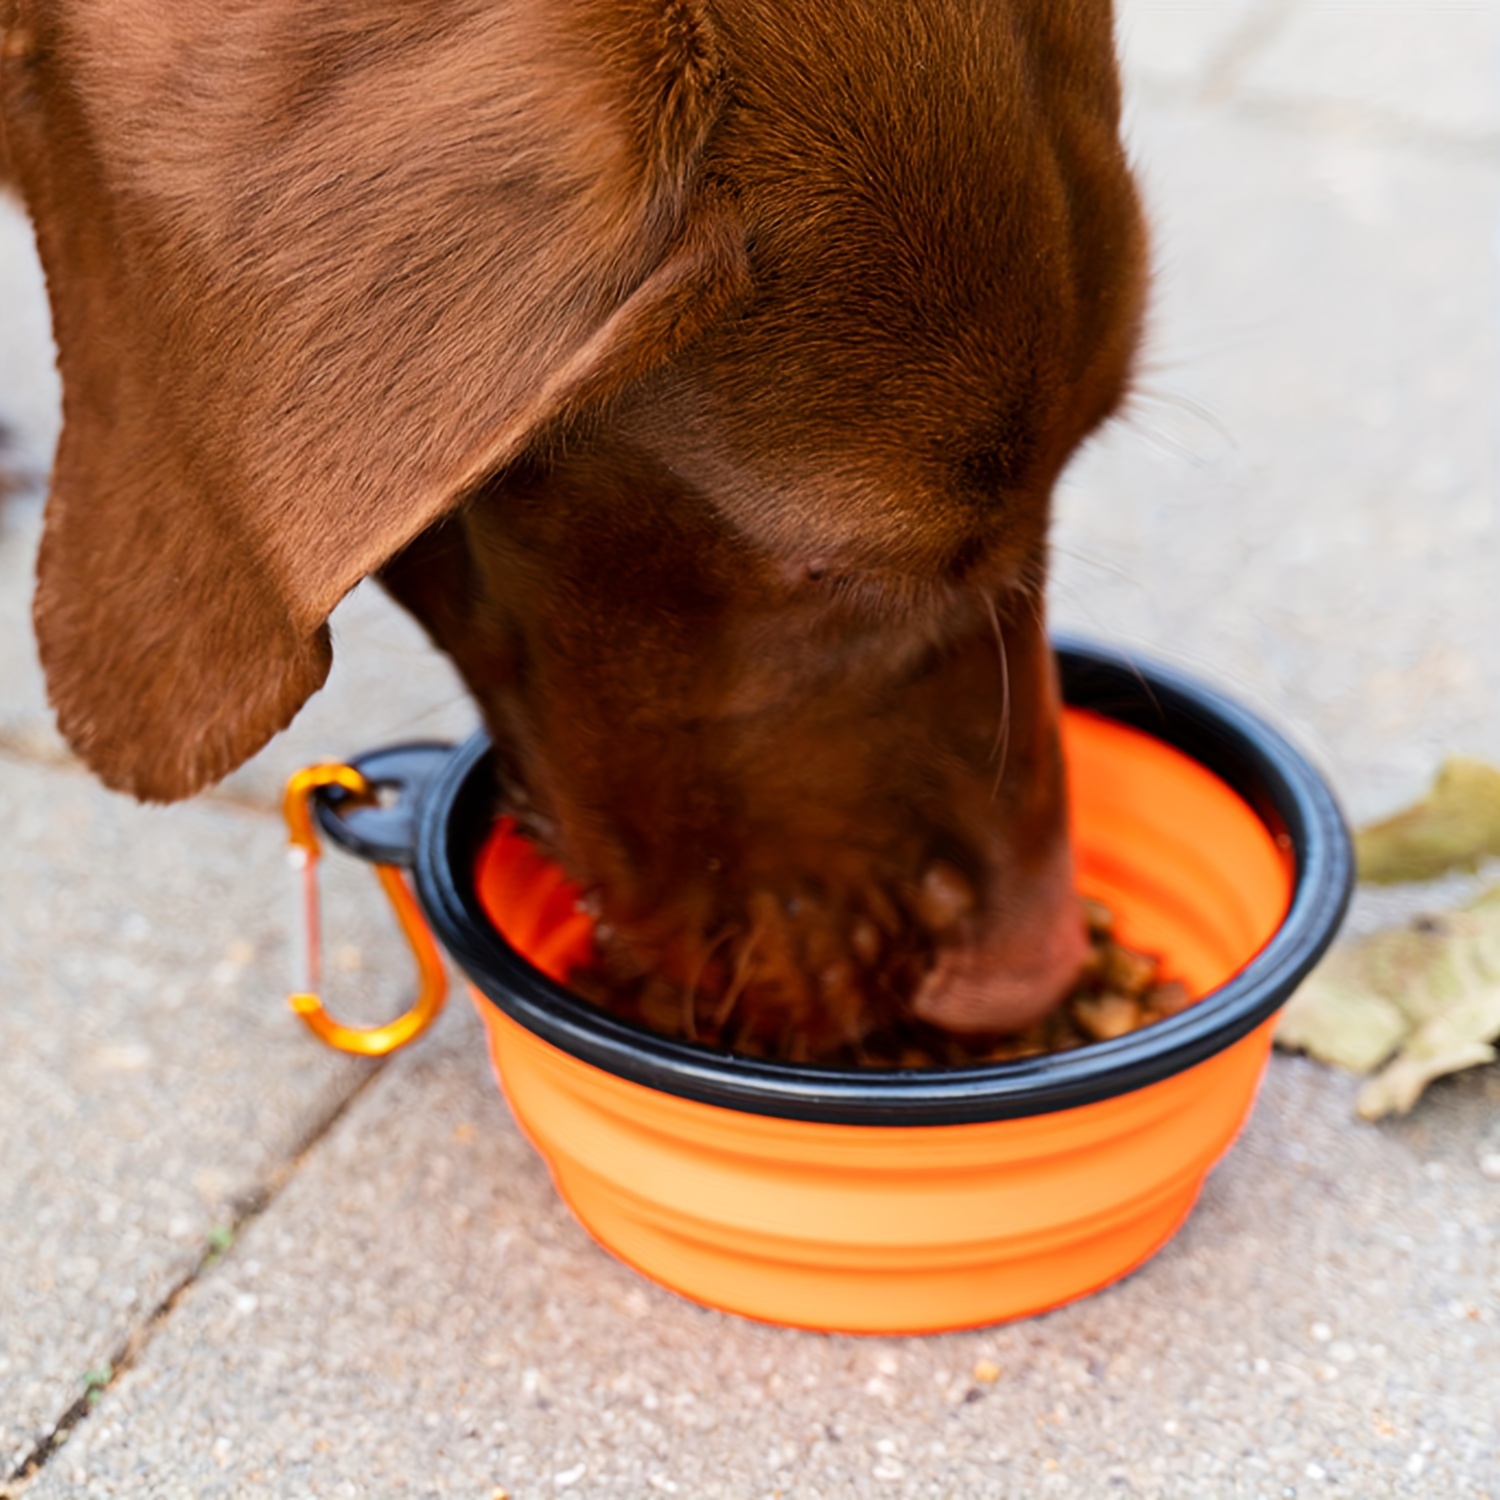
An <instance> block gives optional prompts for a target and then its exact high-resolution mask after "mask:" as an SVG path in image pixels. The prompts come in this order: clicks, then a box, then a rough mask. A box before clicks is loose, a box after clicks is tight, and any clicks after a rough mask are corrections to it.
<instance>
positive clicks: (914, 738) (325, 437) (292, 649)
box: [0, 0, 1144, 1050]
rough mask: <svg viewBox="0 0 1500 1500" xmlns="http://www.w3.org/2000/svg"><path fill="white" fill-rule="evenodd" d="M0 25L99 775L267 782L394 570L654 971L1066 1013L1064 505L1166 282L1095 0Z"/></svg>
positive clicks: (570, 4) (72, 681)
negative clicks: (258, 761)
mask: <svg viewBox="0 0 1500 1500" xmlns="http://www.w3.org/2000/svg"><path fill="white" fill-rule="evenodd" d="M0 14H3V15H4V16H5V23H6V28H7V29H6V37H5V49H4V52H5V58H4V93H3V98H4V118H5V130H6V132H7V136H8V140H9V150H10V152H11V153H12V155H13V156H14V158H15V162H16V165H17V168H18V171H19V175H20V178H21V181H22V185H23V188H24V191H25V193H26V197H27V199H28V202H29V204H30V208H31V211H32V214H33V216H34V218H35V221H36V226H37V231H38V236H39V242H40V245H41V251H42V255H43V259H44V261H45V263H46V266H47V271H48V277H49V284H50V287H51V292H52V297H53V304H54V317H55V325H56V332H57V338H58V344H59V347H60V351H61V364H62V372H63V377H64V399H65V411H64V416H65V427H64V431H63V436H62V442H61V447H60V450H59V453H58V458H57V465H56V470H55V473H54V478H53V494H52V499H51V503H50V508H49V512H48V518H47V527H46V535H45V539H44V545H43V549H42V555H41V563H40V581H39V589H38V594H37V604H36V621H37V629H38V633H39V638H40V642H41V649H42V656H43V663H44V666H45V668H46V671H47V675H48V682H49V688H50V692H51V695H52V698H53V702H54V704H55V706H56V708H57V711H58V717H59V722H60V724H61V727H62V729H63V731H64V733H65V734H66V735H67V736H68V737H69V739H70V740H71V741H72V743H73V744H74V745H75V747H76V748H77V749H78V751H79V752H80V754H82V755H83V757H84V758H85V759H86V760H87V761H88V762H89V764H90V765H91V766H92V767H93V768H94V769H95V770H96V771H97V772H98V773H99V774H100V775H101V776H102V777H103V778H104V779H105V780H106V781H108V782H109V783H110V784H112V785H114V786H118V787H122V788H125V789H127V790H130V791H132V792H135V793H136V794H137V795H139V796H143V797H148V798H175V797H181V796H185V795H187V794H188V793H191V792H192V791H194V790H196V789H197V788H199V787H201V786H203V785H204V784H205V783H207V782H210V781H212V780H214V779H215V778H217V777H219V776H222V775H223V774H225V773H226V772H227V771H229V770H230V769H232V768H233V767H234V766H235V765H237V764H238V763H239V762H240V761H241V760H243V759H244V758H245V757H246V756H248V755H249V754H250V753H252V752H253V751H254V750H255V749H256V748H257V747H258V746H259V745H260V744H262V743H263V742H264V741H265V740H266V739H267V738H268V737H269V736H270V735H271V734H273V733H274V732H275V731H276V730H278V729H279V728H281V727H282V726H284V725H285V724H286V722H287V721H288V720H289V719H290V718H291V716H292V715H293V714H294V713H295V712H296V710H297V708H298V707H299V706H300V704H301V703H302V702H303V701H304V699H305V698H306V697H307V695H308V694H309V693H311V692H312V691H313V690H314V689H315V688H317V687H318V685H319V684H320V683H321V682H322V680H323V677H324V675H325V673H326V671H327V669H328V664H329V643H328V634H327V630H326V626H325V621H326V619H327V617H328V615H329V613H330V611H331V610H332V609H333V607H334V605H335V604H336V603H337V602H338V600H339V599H340V597H341V596H342V595H343V594H344V593H345V592H346V591H347V590H348V589H349V588H350V587H352V586H353V584H354V583H355V582H357V581H358V580H359V579H360V578H361V577H363V576H364V575H366V574H368V573H371V572H373V571H376V570H380V572H381V576H382V578H383V579H384V581H385V582H386V584H387V586H388V587H389V588H390V589H391V590H392V591H393V592H394V593H395V595H396V596H397V598H399V599H400V600H401V601H402V602H403V603H404V604H406V605H407V606H408V607H409V608H410V609H411V610H413V611H414V612H415V613H416V614H417V616H418V617H419V618H420V619H421V620H422V621H423V622H424V623H425V624H426V626H427V628H428V630H429V631H430V632H431V634H432V635H433V637H434V639H435V640H436V641H437V642H438V643H439V644H440V645H441V646H442V647H443V648H444V649H446V650H447V651H448V652H449V653H450V654H451V655H452V656H453V657H454V659H455V660H456V661H457V663H458V665H459V667H460V669H461V670H462V672H463V673H464V675H465V678H466V679H467V681H468V682H469V684H470V685H471V687H472V689H473V691H474V693H475V695H476V697H477V698H478V700H479V702H480V704H481V706H482V708H483V710H484V712H485V715H486V717H487V719H488V721H489V723H490V725H491V728H492V729H493V731H494V733H495V736H496V739H497V743H498V744H499V746H500V747H501V751H502V754H503V755H504V756H505V757H506V759H507V760H508V761H509V762H510V766H511V770H512V772H513V774H514V776H515V778H516V780H517V782H518V785H519V786H520V788H522V792H521V796H522V798H523V800H524V804H525V805H524V813H525V816H526V818H527V820H528V821H529V823H530V826H531V828H532V830H533V832H534V833H535V834H536V835H537V836H538V837H539V838H541V839H542V840H543V842H544V843H546V844H547V845H549V846H550V847H551V848H552V849H553V850H554V851H555V852H556V853H557V854H558V855H559V856H560V857H561V858H562V860H563V861H564V862H565V863H566V864H567V865H568V867H569V868H570V869H571V870H572V872H573V873H574V874H575V876H576V877H577V878H578V879H579V880H581V881H582V882H583V884H584V885H585V886H586V887H588V888H589V889H590V891H591V892H592V893H593V899H594V900H595V901H596V903H597V904H598V906H599V909H600V911H601V914H602V916H603V918H604V922H605V926H606V930H609V931H612V932H613V933H614V934H615V939H614V941H615V943H616V945H617V950H618V953H619V954H623V955H625V958H624V959H623V960H622V961H623V962H625V963H626V965H627V966H629V965H631V964H633V965H635V966H636V967H638V968H650V969H652V970H655V971H658V972H660V973H662V974H665V975H667V976H669V977H671V978H672V979H673V980H674V981H675V982H679V983H681V984H683V985H685V986H697V987H700V988H702V989H704V990H705V991H707V992H708V993H710V994H713V995H717V996H720V997H722V998H723V1000H724V1003H725V1004H726V1005H732V1004H735V1003H738V1004H739V1005H740V1007H741V1009H742V1010H744V1011H745V1012H746V1013H747V1014H748V1013H754V1014H757V1015H771V1016H772V1017H773V1018H776V1024H778V1025H779V1024H781V1023H782V1021H783V1020H786V1021H791V1022H795V1023H797V1024H810V1025H816V1026H821V1027H822V1028H823V1030H824V1032H825V1033H827V1034H828V1035H829V1036H832V1037H834V1038H835V1040H836V1039H837V1037H838V1036H841V1035H848V1036H850V1037H854V1036H857V1035H858V1034H859V1032H860V1030H861V1028H862V1027H864V1026H867V1025H868V1017H867V1015H866V1012H867V1011H868V1009H869V1008H870V1007H872V1006H876V1005H878V1004H880V1003H884V1001H883V1000H882V996H884V998H885V1000H889V999H891V998H892V996H893V995H894V999H895V1000H896V1001H897V1002H899V1003H901V1004H911V1005H914V1006H915V1008H916V1010H917V1011H918V1013H919V1014H920V1015H922V1016H924V1017H926V1018H928V1019H930V1020H933V1021H936V1022H938V1023H940V1024H943V1025H947V1026H950V1027H954V1028H959V1029H964V1028H970V1029H981V1028H983V1029H988V1028H996V1027H1002V1026H1009V1025H1014V1024H1018V1023H1020V1022H1023V1021H1025V1020H1026V1019H1028V1018H1030V1017H1032V1016H1034V1015H1036V1014H1038V1013H1039V1012H1040V1011H1041V1010H1043V1009H1044V1008H1046V1007H1047V1006H1048V1005H1050V1004H1051V1003H1053V1002H1054V1001H1055V1000H1056V999H1057V998H1058V997H1059V995H1060V993H1061V992H1062V990H1063V989H1064V988H1065V987H1066V985H1067V984H1068V982H1069V980H1070V979H1071V977H1072V975H1073V973H1074V972H1075V970H1076V968H1077V965H1078V963H1079V961H1080V957H1081V954H1082V942H1083V940H1082V935H1081V930H1080V923H1079V918H1078V913H1077V909H1076V901H1075V900H1074V898H1073V896H1072V893H1071V865H1070V856H1069V850H1068V844H1067V832H1066V808H1065V792H1064V781H1063V773H1062V769H1061V765H1060V761H1059V752H1058V737H1057V698H1056V690H1055V686H1054V676H1053V670H1052V666H1051V662H1050V657H1049V654H1048V650H1047V646H1046V642H1045V638H1044V635H1043V630H1042V607H1041V594H1042V587H1043V579H1044V574H1045V536H1046V527H1047V516H1048V504H1049V492H1050V490H1051V487H1052V484H1053V482H1054V480H1055V478H1056V476H1057V474H1058V472H1059V470H1060V468H1061V467H1062V465H1063V463H1064V462H1065V460H1066V459H1067V457H1068V455H1069V454H1070V453H1071V452H1072V451H1073V449H1074V448H1075V446H1076V445H1077V444H1078V442H1079V441H1080V439H1082V438H1083V436H1084V435H1085V434H1086V433H1087V432H1089V431H1090V429H1092V428H1093V427H1094V426H1095V425H1096V424H1097V423H1098V422H1099V421H1100V420H1101V419H1102V418H1103V417H1104V416H1105V415H1107V414H1108V413H1109V412H1110V411H1111V410H1112V409H1113V408H1114V407H1115V405H1116V404H1117V403H1118V401H1119V400H1120V397H1121V393H1122V391H1123V389H1124V387H1125V383H1126V380H1127V378H1128V372H1129V366H1130V361H1131V356H1132V351H1133V349H1134V346H1135V342H1136V338H1137V329H1138V323H1139V317H1140V309H1141V303H1142V288H1143V282H1144V248H1143V233H1142V228H1141V222H1140V216H1139V212H1138V209H1137V205H1136V201H1135V198H1134V195H1133V191H1132V187H1131V183H1130V179H1129V176H1128V172H1127V169H1126V165H1125V161H1124V157H1123V154H1122V151H1121V148H1120V145H1119V141H1118V133H1117V125H1118V109H1119V100H1118V86H1117V81H1116V73H1115V64H1114V58H1113V47H1112V32H1111V8H1110V5H1109V3H1108V0H814V3H810V4H807V5H800V6H789V5H787V4H785V3H784V0H423V3H421V4H413V3H411V0H297V3H296V4H293V3H292V0H263V3H259V4H254V5H244V6H222V5H220V6H206V5H202V4H199V3H196V0H193V3H189V0H45V3H43V0H0ZM893 986H894V987H895V989H896V990H899V993H895V992H894V991H893V988H892V987H893ZM862 1017H863V1018H864V1019H862ZM825 1050H826V1049H825Z"/></svg>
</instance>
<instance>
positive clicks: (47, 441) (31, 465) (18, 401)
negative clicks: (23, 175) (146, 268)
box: [0, 193, 61, 480]
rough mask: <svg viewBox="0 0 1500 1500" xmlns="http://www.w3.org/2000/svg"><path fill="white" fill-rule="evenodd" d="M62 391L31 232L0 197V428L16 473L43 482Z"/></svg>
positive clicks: (10, 202)
mask: <svg viewBox="0 0 1500 1500" xmlns="http://www.w3.org/2000/svg"><path fill="white" fill-rule="evenodd" d="M60 399H61V397H60V389H59V386H58V380H57V370H56V368H55V367H54V365H53V351H52V324H51V318H50V315H49V314H48V311H47V294H46V288H45V286H44V284H43V281H42V269H41V266H40V265H39V264H38V262H37V258H36V247H35V243H34V241H33V239H32V235H31V226H30V224H29V223H28V222H27V220H26V216H25V215H24V214H23V213H22V212H21V210H20V208H19V207H18V205H17V204H16V202H15V201H14V199H12V198H10V197H8V196H6V195H5V194H3V193H0V424H3V427H4V430H5V433H6V437H7V446H8V447H9V448H10V450H11V452H12V454H13V455H14V458H15V459H16V460H17V462H16V463H15V465H14V467H16V468H17V469H19V471H20V472H21V473H22V474H23V475H24V476H27V477H30V478H31V479H33V480H39V479H40V477H41V476H42V475H43V474H45V473H46V471H47V468H48V466H49V465H50V463H51V461H52V449H53V447H54V446H55V445H56V442H57V428H58V420H59V402H60Z"/></svg>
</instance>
